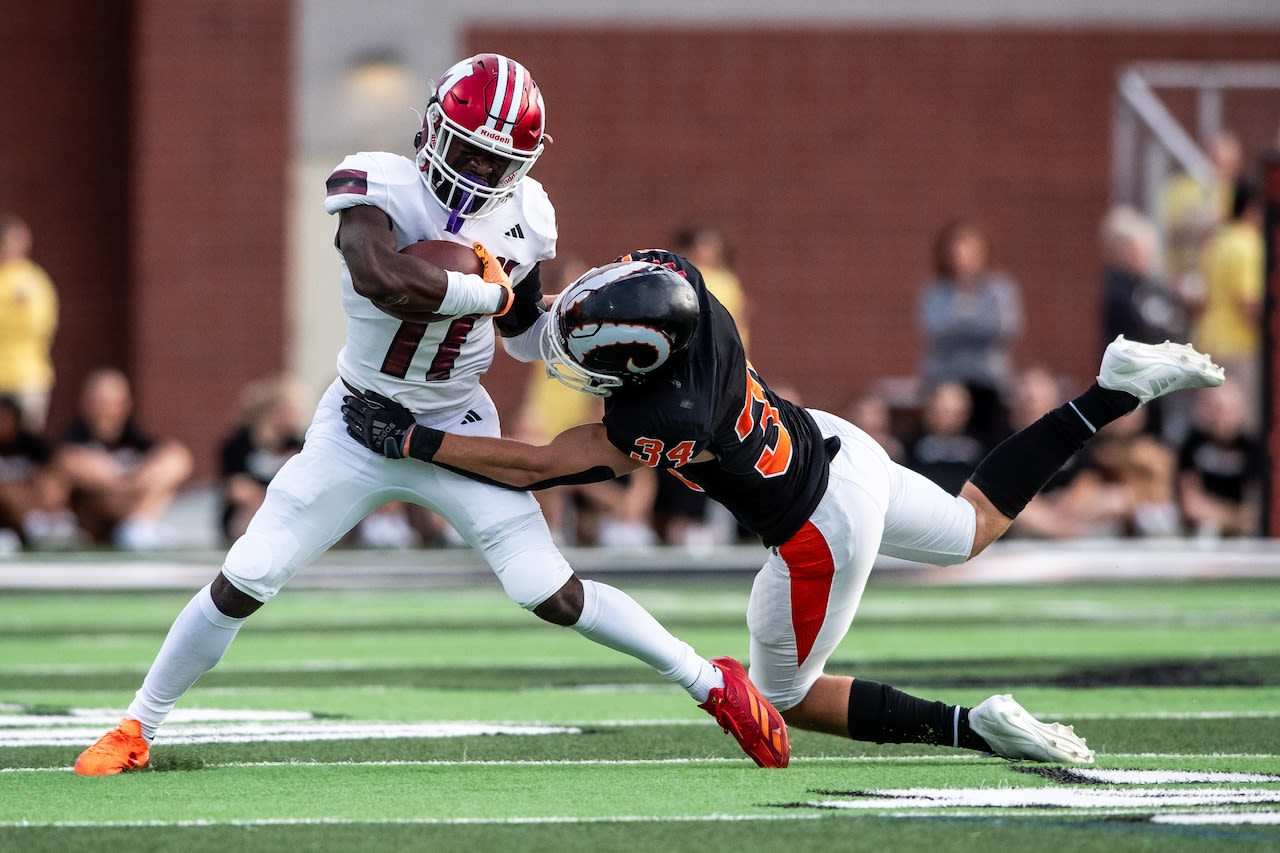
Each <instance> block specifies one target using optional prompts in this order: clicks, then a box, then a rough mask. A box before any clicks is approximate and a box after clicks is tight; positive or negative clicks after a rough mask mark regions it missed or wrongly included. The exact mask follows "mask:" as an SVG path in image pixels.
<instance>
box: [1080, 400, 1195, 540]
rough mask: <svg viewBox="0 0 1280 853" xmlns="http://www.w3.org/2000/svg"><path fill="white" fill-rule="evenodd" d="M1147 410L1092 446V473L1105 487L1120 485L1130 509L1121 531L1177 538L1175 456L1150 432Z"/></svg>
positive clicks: (1118, 424) (1108, 429)
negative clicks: (1147, 425)
mask: <svg viewBox="0 0 1280 853" xmlns="http://www.w3.org/2000/svg"><path fill="white" fill-rule="evenodd" d="M1146 416H1147V408H1146V407H1145V406H1143V407H1142V408H1140V409H1138V410H1137V411H1135V412H1133V413H1132V414H1129V415H1126V416H1125V417H1123V418H1121V419H1120V420H1118V421H1114V422H1113V423H1111V424H1109V425H1108V426H1106V427H1104V428H1103V429H1102V430H1101V431H1099V432H1098V435H1097V437H1096V438H1094V440H1093V442H1092V443H1091V446H1090V449H1091V450H1092V453H1091V454H1090V455H1089V457H1088V462H1089V470H1091V471H1094V472H1096V474H1097V475H1098V476H1099V477H1100V478H1101V480H1102V482H1103V483H1104V484H1110V485H1115V486H1120V487H1122V488H1123V490H1124V494H1125V497H1126V498H1127V501H1128V506H1127V508H1126V511H1125V513H1124V515H1123V522H1122V525H1121V529H1120V530H1119V531H1118V532H1119V533H1122V534H1125V535H1129V536H1173V535H1176V534H1177V533H1178V532H1179V529H1180V525H1179V514H1178V505H1177V502H1176V500H1175V495H1174V473H1175V467H1176V465H1177V459H1176V457H1175V455H1174V452H1173V451H1172V450H1170V449H1169V448H1168V447H1166V446H1165V445H1164V444H1162V443H1161V442H1160V441H1159V440H1158V439H1156V438H1154V437H1152V436H1151V435H1150V434H1148V433H1146V432H1145V431H1144V430H1145V426H1146Z"/></svg>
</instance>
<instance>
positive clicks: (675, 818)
mask: <svg viewBox="0 0 1280 853" xmlns="http://www.w3.org/2000/svg"><path fill="white" fill-rule="evenodd" d="M826 817H827V816H826V815H823V814H809V813H803V812H791V813H787V814H754V815H750V814H748V815H733V814H709V815H612V816H595V817H575V816H572V815H560V816H554V817H553V816H540V815H534V816H524V817H505V818H504V817H496V818H487V817H420V818H419V817H397V818H387V819H385V820H378V819H375V818H337V817H320V818H302V817H297V818H294V817H280V818H271V817H264V818H250V819H244V820H208V819H197V820H103V821H92V820H50V821H34V820H6V821H0V828H4V829H49V828H55V829H99V828H101V829H116V828H139V829H149V828H185V827H212V826H472V825H474V826H514V825H525V824H575V823H739V822H744V821H766V822H774V821H791V820H822V819H824V818H826Z"/></svg>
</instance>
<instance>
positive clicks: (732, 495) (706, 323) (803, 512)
mask: <svg viewBox="0 0 1280 853" xmlns="http://www.w3.org/2000/svg"><path fill="white" fill-rule="evenodd" d="M629 257H630V259H634V260H642V261H650V262H652V263H658V264H663V265H665V266H667V267H669V268H670V269H673V270H675V271H676V272H678V273H680V274H681V275H683V276H685V277H686V278H687V279H688V281H689V283H690V284H692V285H693V286H694V289H695V290H696V291H697V293H698V302H699V306H700V313H699V317H698V328H697V330H696V332H695V333H694V338H693V342H692V343H691V344H690V345H689V348H688V349H686V350H685V351H684V352H683V353H680V354H679V355H677V356H675V357H673V358H672V359H671V361H670V362H669V363H668V364H666V365H664V366H663V367H662V368H660V369H659V370H658V371H656V372H655V373H653V374H651V375H650V376H648V377H647V378H646V379H645V381H643V382H641V383H639V384H636V385H628V386H624V387H622V388H618V389H616V390H615V391H614V392H613V393H612V394H611V395H610V396H609V397H607V398H606V399H605V411H604V425H605V428H606V430H607V432H608V436H609V441H610V442H612V443H613V445H614V446H615V447H617V448H618V449H619V450H621V451H622V452H623V453H626V454H628V455H630V456H631V458H632V459H635V460H637V461H639V462H641V463H643V464H644V465H647V466H650V467H656V468H666V469H668V471H669V472H670V473H671V474H674V475H676V476H677V477H679V478H680V479H682V480H684V481H685V483H686V485H689V486H690V487H691V488H696V489H699V490H702V491H705V492H706V493H707V495H708V497H710V498H712V499H713V500H716V501H719V502H720V503H721V504H723V505H724V506H725V507H727V508H728V509H729V511H730V512H732V513H733V514H734V516H736V517H737V519H738V521H739V522H740V523H741V524H742V525H743V526H744V527H746V528H748V529H749V530H751V531H753V532H754V533H756V534H757V535H759V536H760V538H761V539H762V540H763V541H764V544H765V545H768V546H775V545H780V544H781V543H783V542H785V541H787V540H788V539H790V538H791V537H792V536H793V535H794V534H795V533H796V531H798V530H799V529H800V527H801V526H802V525H803V524H804V523H805V521H806V520H807V519H808V518H809V516H810V515H811V514H812V513H813V510H814V508H815V507H816V506H817V505H818V501H819V500H821V499H822V494H823V492H825V491H826V488H827V476H828V473H829V458H828V451H827V448H826V447H825V446H824V444H823V440H822V434H821V432H820V431H819V430H818V425H817V424H816V423H815V422H814V420H813V418H812V417H811V416H810V415H809V413H808V412H806V411H805V410H804V409H802V408H800V407H799V406H797V405H795V404H793V403H791V402H790V401H788V400H784V399H783V398H781V397H779V396H777V395H776V394H774V393H773V392H772V391H771V390H770V389H769V386H768V385H766V384H765V382H764V380H763V379H761V378H760V375H759V374H758V373H756V371H755V370H754V369H753V368H752V367H751V365H750V364H749V363H748V362H747V357H746V353H745V351H744V350H743V348H742V341H741V339H740V338H739V337H738V328H737V326H736V325H734V322H733V318H732V317H731V316H730V315H729V312H728V311H727V310H725V307H724V306H723V305H721V304H720V302H719V301H718V300H717V299H716V298H715V297H714V296H712V295H711V293H710V292H708V291H707V288H706V285H705V284H704V283H703V280H702V274H701V273H700V272H698V270H697V268H696V267H694V266H693V265H692V264H691V263H689V262H688V261H687V260H686V259H684V258H682V257H680V256H679V255H675V254H672V253H670V252H661V251H646V252H640V253H634V254H632V255H630V256H629ZM834 441H835V440H834V439H833V442H834ZM835 447H838V444H837V445H835V446H834V447H833V448H832V452H834V449H835ZM704 450H708V451H710V452H711V453H713V454H715V457H716V458H715V459H713V460H710V461H707V462H700V463H694V462H692V461H691V460H692V459H693V458H694V457H695V456H697V455H698V454H700V453H702V452H703V451H704Z"/></svg>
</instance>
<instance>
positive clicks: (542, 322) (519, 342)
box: [502, 312, 551, 362]
mask: <svg viewBox="0 0 1280 853" xmlns="http://www.w3.org/2000/svg"><path fill="white" fill-rule="evenodd" d="M550 321H551V314H550V312H547V313H544V314H542V315H540V316H539V317H538V319H536V320H534V321H533V325H532V326H530V327H529V328H527V329H525V330H524V331H523V332H521V333H520V334H518V335H516V336H515V337H513V338H503V339H502V346H503V348H504V349H505V350H506V351H507V355H509V356H511V357H512V358H514V359H515V360H516V361H524V362H529V361H537V360H538V359H540V358H542V349H541V347H539V345H538V341H539V340H541V338H542V330H543V329H545V328H546V327H547V323H549V322H550Z"/></svg>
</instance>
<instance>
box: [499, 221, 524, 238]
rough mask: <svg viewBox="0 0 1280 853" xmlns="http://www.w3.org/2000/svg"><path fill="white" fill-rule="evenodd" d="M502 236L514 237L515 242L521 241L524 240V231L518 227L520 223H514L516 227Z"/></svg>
mask: <svg viewBox="0 0 1280 853" xmlns="http://www.w3.org/2000/svg"><path fill="white" fill-rule="evenodd" d="M503 236H506V237H514V238H516V239H517V240H523V239H524V229H523V228H521V227H520V223H518V222H517V223H516V226H515V227H514V228H512V229H511V230H510V231H508V232H506V233H505V234H504V235H503Z"/></svg>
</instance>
